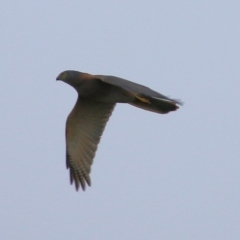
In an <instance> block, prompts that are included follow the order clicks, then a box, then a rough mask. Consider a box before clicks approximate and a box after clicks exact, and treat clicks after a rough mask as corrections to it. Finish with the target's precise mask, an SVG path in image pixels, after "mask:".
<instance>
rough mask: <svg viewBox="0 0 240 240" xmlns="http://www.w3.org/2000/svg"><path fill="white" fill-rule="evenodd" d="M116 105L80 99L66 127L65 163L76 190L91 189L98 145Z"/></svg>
mask: <svg viewBox="0 0 240 240" xmlns="http://www.w3.org/2000/svg"><path fill="white" fill-rule="evenodd" d="M114 107H115V103H100V102H95V101H90V100H86V99H83V98H81V97H80V96H79V97H78V100H77V102H76V104H75V106H74V108H73V110H72V112H71V113H70V114H69V116H68V118H67V123H66V145H67V146H66V148H67V149H66V162H67V168H69V169H70V181H71V184H72V183H73V182H74V183H75V186H76V190H78V188H79V186H80V185H81V187H82V189H83V190H85V185H86V184H85V183H86V182H87V184H88V185H89V186H90V185H91V179H90V176H89V174H90V172H91V165H92V163H93V158H94V156H95V153H96V150H97V145H98V143H99V142H100V138H101V136H102V133H103V131H104V128H105V126H106V123H107V121H108V119H109V117H110V116H111V114H112V111H113V109H114Z"/></svg>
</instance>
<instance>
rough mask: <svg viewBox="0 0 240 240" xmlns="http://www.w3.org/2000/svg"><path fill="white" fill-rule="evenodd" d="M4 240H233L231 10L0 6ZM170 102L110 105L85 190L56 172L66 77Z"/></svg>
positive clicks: (239, 235) (99, 4)
mask: <svg viewBox="0 0 240 240" xmlns="http://www.w3.org/2000/svg"><path fill="white" fill-rule="evenodd" d="M0 8H1V15H0V31H1V32H0V36H1V37H0V39H1V41H0V42H1V44H0V65H1V79H2V80H1V94H0V102H1V106H2V107H1V109H0V114H1V118H0V128H1V138H0V149H1V156H2V158H1V167H0V191H1V194H0V202H1V207H0V216H1V218H0V226H1V227H0V238H1V239H7V240H8V239H14V240H15V239H35V240H38V239H39V240H40V239H41V240H42V239H57V240H65V239H91V240H105V239H117V240H118V239H119V240H120V239H121V240H122V239H140V240H142V239H144V240H145V239H153V240H155V239H164V240H168V239H169V240H178V239H181V240H182V239H189V240H190V239H191V240H192V239H194V240H198V239H199V240H200V239H204V240H208V239H209V240H212V239H218V240H223V239H226V240H231V239H234V240H235V239H240V228H239V223H240V174H239V171H240V161H239V160H240V147H239V140H240V124H239V118H240V110H239V106H238V101H239V92H240V91H239V90H240V80H239V79H240V71H239V69H240V67H239V64H240V48H239V42H240V28H239V22H240V15H239V11H240V2H238V1H231V0H230V1H217V0H215V1H211V0H210V1H209V0H208V1H88V2H87V1H56V0H55V1H2V2H1V3H0ZM67 69H73V70H79V71H83V72H89V73H92V74H106V75H115V76H119V77H123V78H126V79H129V80H131V81H134V82H138V83H140V84H143V85H147V86H148V87H150V88H152V89H154V90H156V91H159V92H160V93H162V94H164V95H167V96H170V97H173V98H180V99H181V100H182V101H183V102H184V103H185V105H184V106H183V107H182V108H180V109H179V110H178V111H177V112H173V113H170V114H168V115H158V114H154V113H150V112H147V111H142V110H140V109H137V108H134V107H132V106H130V105H123V104H122V105H121V104H119V105H117V107H116V109H115V111H114V113H113V115H112V117H111V119H110V121H109V123H108V125H107V127H106V130H105V132H104V135H103V138H102V140H101V143H100V145H99V148H98V152H97V155H96V157H95V160H94V165H93V170H92V173H91V178H92V187H91V188H87V190H86V191H85V192H82V191H79V192H76V191H75V189H74V187H73V186H70V184H69V173H68V171H67V170H66V168H65V138H64V131H65V121H66V118H67V115H68V114H69V112H70V111H71V109H72V107H73V105H74V104H75V101H76V97H77V94H76V92H75V91H74V89H72V88H71V87H69V86H68V85H66V84H64V83H61V82H56V81H55V79H56V76H57V75H58V74H59V73H60V72H61V71H63V70H67Z"/></svg>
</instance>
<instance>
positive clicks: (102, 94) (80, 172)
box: [57, 70, 181, 190]
mask: <svg viewBox="0 0 240 240" xmlns="http://www.w3.org/2000/svg"><path fill="white" fill-rule="evenodd" d="M57 80H61V81H63V82H65V83H68V84H69V85H71V86H72V87H73V88H75V89H76V91H77V92H78V99H77V102H76V104H75V106H74V108H73V110H72V111H71V113H70V114H69V116H68V118H67V123H66V162H67V168H69V169H70V181H71V183H73V182H74V183H75V186H76V189H77V190H78V189H79V186H80V185H81V187H82V189H83V190H85V187H86V183H87V184H88V185H89V186H90V185H91V179H90V176H89V174H90V172H91V165H92V163H93V159H94V156H95V153H96V150H97V146H98V143H99V142H100V139H101V136H102V133H103V131H104V128H105V126H106V123H107V121H108V119H109V117H110V116H111V114H112V112H113V109H114V107H115V105H116V103H129V104H131V105H133V106H135V107H139V108H142V109H145V110H148V111H151V112H156V113H161V114H165V113H168V112H170V111H175V110H177V109H178V105H179V104H180V105H181V102H180V101H178V100H174V99H170V98H168V97H166V96H164V95H162V94H160V93H158V92H155V91H153V90H151V89H150V88H148V87H145V86H142V85H140V84H137V83H133V82H130V81H128V80H125V79H122V78H118V77H114V76H104V75H91V74H87V73H81V72H77V71H70V70H69V71H64V72H62V73H60V74H59V76H58V77H57Z"/></svg>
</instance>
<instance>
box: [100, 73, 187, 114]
mask: <svg viewBox="0 0 240 240" xmlns="http://www.w3.org/2000/svg"><path fill="white" fill-rule="evenodd" d="M97 77H98V78H99V79H101V80H102V81H103V82H105V83H108V84H111V85H114V86H116V87H119V88H121V89H124V90H126V91H127V92H129V93H130V94H132V95H133V96H134V97H135V98H134V100H133V101H132V102H129V104H131V105H133V106H135V107H139V108H142V109H145V110H148V111H151V112H156V113H162V114H164V113H168V112H170V111H175V110H177V109H178V108H179V107H178V106H177V105H182V104H183V103H182V102H181V101H180V100H176V99H171V98H169V97H166V96H164V95H162V94H161V93H158V92H156V91H154V90H152V89H150V88H148V87H145V86H143V85H140V84H137V83H134V82H131V81H128V80H126V79H123V78H119V77H114V76H103V75H98V76H97Z"/></svg>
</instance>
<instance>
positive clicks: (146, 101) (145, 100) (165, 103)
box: [129, 96, 183, 114]
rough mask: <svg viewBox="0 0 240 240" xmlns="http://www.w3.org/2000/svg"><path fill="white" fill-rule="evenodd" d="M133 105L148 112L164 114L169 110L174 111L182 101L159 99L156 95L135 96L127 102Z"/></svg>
mask: <svg viewBox="0 0 240 240" xmlns="http://www.w3.org/2000/svg"><path fill="white" fill-rule="evenodd" d="M129 104H131V105H133V106H135V107H138V108H142V109H144V110H147V111H150V112H156V113H161V114H166V113H169V112H171V111H176V110H177V109H178V108H179V106H178V105H182V104H183V103H182V102H181V101H179V100H174V99H170V98H167V99H163V98H162V99H161V98H156V97H146V96H141V97H140V96H136V98H135V100H134V101H133V102H131V103H129Z"/></svg>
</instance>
